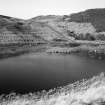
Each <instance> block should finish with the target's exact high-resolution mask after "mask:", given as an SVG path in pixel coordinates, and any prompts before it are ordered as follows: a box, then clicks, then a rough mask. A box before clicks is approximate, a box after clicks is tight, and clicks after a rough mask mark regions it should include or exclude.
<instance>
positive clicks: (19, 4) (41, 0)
mask: <svg viewBox="0 0 105 105" xmlns="http://www.w3.org/2000/svg"><path fill="white" fill-rule="evenodd" d="M90 8H105V0H0V15H7V16H12V17H17V18H22V19H29V18H32V17H35V16H38V15H68V14H71V13H74V12H79V11H83V10H85V9H90Z"/></svg>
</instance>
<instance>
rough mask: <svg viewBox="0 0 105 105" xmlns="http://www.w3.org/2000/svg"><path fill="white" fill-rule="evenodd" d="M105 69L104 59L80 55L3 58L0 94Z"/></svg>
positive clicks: (29, 89)
mask: <svg viewBox="0 0 105 105" xmlns="http://www.w3.org/2000/svg"><path fill="white" fill-rule="evenodd" d="M104 71H105V62H104V61H103V60H96V59H91V58H88V57H82V56H77V55H47V54H27V55H22V56H19V57H14V58H8V59H3V60H0V94H2V93H9V92H18V93H26V92H34V91H40V90H42V89H46V90H48V89H50V88H54V87H57V86H64V85H67V84H69V83H72V82H74V81H77V80H81V79H82V78H89V77H92V76H93V75H96V74H98V73H100V72H104Z"/></svg>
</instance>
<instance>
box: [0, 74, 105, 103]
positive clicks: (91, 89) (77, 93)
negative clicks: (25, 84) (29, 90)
mask: <svg viewBox="0 0 105 105" xmlns="http://www.w3.org/2000/svg"><path fill="white" fill-rule="evenodd" d="M53 91H55V93H53ZM43 93H44V92H43ZM51 93H53V94H51ZM8 97H9V99H8V100H7V99H6V100H5V99H4V100H3V101H1V105H105V76H104V74H103V73H101V74H100V75H99V76H95V77H93V78H91V79H89V80H85V79H84V80H82V81H80V82H79V81H78V82H76V83H74V84H70V85H67V86H65V87H62V88H59V89H55V90H49V92H47V93H46V92H45V93H44V95H41V97H40V98H39V97H38V96H37V95H35V94H29V95H24V96H21V95H17V96H11V95H9V96H8ZM1 99H2V97H1Z"/></svg>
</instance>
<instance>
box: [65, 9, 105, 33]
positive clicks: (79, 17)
mask: <svg viewBox="0 0 105 105" xmlns="http://www.w3.org/2000/svg"><path fill="white" fill-rule="evenodd" d="M67 18H68V19H69V20H68V21H69V22H72V21H74V22H78V23H91V24H92V25H93V26H94V27H95V29H96V31H97V32H102V31H105V9H89V10H86V11H84V12H80V13H76V14H71V15H70V16H68V17H67ZM65 19H66V18H65Z"/></svg>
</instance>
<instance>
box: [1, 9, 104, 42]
mask: <svg viewBox="0 0 105 105" xmlns="http://www.w3.org/2000/svg"><path fill="white" fill-rule="evenodd" d="M0 33H1V34H2V33H6V34H7V33H9V34H14V36H15V38H16V37H19V38H20V39H21V38H23V36H25V34H26V33H28V34H29V35H30V37H34V38H36V36H38V37H40V38H41V39H43V40H48V41H53V40H55V39H60V40H66V41H67V40H74V39H80V40H97V39H98V40H105V9H89V10H86V11H83V12H79V13H75V14H71V15H69V16H67V15H64V16H55V15H48V16H38V17H35V18H32V19H29V20H22V19H16V18H12V17H8V16H2V15H0ZM31 33H33V34H31ZM20 36H21V37H20ZM10 37H12V38H13V39H14V37H13V35H11V36H10ZM24 38H25V37H24Z"/></svg>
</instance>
